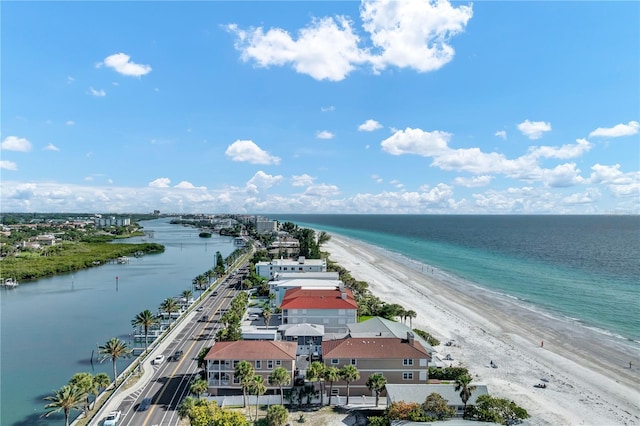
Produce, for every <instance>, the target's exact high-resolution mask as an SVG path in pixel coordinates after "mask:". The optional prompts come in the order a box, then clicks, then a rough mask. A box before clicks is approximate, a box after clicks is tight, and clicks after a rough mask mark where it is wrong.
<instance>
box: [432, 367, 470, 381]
mask: <svg viewBox="0 0 640 426" xmlns="http://www.w3.org/2000/svg"><path fill="white" fill-rule="evenodd" d="M465 375H470V374H469V370H468V369H467V368H465V367H444V368H439V367H429V379H434V380H453V381H455V380H458V378H459V377H460V376H465Z"/></svg>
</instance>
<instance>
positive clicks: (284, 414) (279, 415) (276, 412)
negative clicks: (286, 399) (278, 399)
mask: <svg viewBox="0 0 640 426" xmlns="http://www.w3.org/2000/svg"><path fill="white" fill-rule="evenodd" d="M264 420H265V422H266V423H267V426H283V425H285V424H287V421H288V420H289V412H288V411H287V409H286V408H284V406H282V405H272V406H271V407H269V408H268V409H267V416H266V417H265V418H264Z"/></svg>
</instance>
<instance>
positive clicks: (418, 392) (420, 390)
mask: <svg viewBox="0 0 640 426" xmlns="http://www.w3.org/2000/svg"><path fill="white" fill-rule="evenodd" d="M474 386H475V387H476V389H475V390H474V391H473V392H471V397H470V398H469V400H468V401H467V406H469V405H474V404H475V403H476V400H477V399H478V397H479V396H480V395H488V394H489V392H488V390H487V386H486V385H477V384H475V383H474ZM385 389H386V392H387V406H389V405H391V404H393V403H394V402H400V401H404V402H415V403H418V404H424V400H425V399H427V396H429V395H431V394H432V393H437V394H439V395H440V396H442V398H444V399H445V400H446V401H447V405H449V407H452V408H454V409H455V410H456V415H457V416H458V417H462V415H463V414H464V402H462V398H460V391H456V385H455V384H398V383H392V384H387V385H386V386H385ZM474 424H475V422H474Z"/></svg>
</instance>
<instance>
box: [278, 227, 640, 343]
mask: <svg viewBox="0 0 640 426" xmlns="http://www.w3.org/2000/svg"><path fill="white" fill-rule="evenodd" d="M272 217H273V218H274V219H277V220H279V221H292V222H295V223H297V224H298V225H300V226H303V227H310V228H314V229H318V230H324V231H326V232H329V233H336V234H341V235H344V236H347V237H351V238H355V239H358V240H361V241H364V242H367V243H370V244H373V245H375V246H378V247H381V248H384V249H387V250H389V251H392V252H394V253H398V254H401V255H403V256H405V257H407V258H409V259H413V260H415V261H418V262H421V263H423V264H425V265H429V267H434V268H437V269H439V270H441V271H445V272H446V273H448V274H449V275H450V276H451V279H456V280H464V281H465V282H466V284H467V285H477V286H481V287H483V288H485V289H490V290H492V291H496V292H500V293H502V294H506V295H510V296H513V297H517V298H518V299H521V300H523V301H525V302H529V303H530V304H533V305H535V306H537V307H540V308H543V309H544V310H545V311H547V312H550V313H552V314H555V315H560V316H564V317H569V318H573V319H575V320H578V321H579V322H581V323H583V324H584V325H586V326H589V327H594V328H597V329H599V330H600V331H602V332H606V333H610V334H614V335H618V336H620V337H622V338H625V339H631V340H634V341H640V279H639V277H640V218H639V217H637V216H621V217H618V216H586V217H583V216H577V217H567V216H518V217H514V216H480V217H479V216H376V215H362V216H355V215H354V216H351V215H288V216H284V215H273V216H272Z"/></svg>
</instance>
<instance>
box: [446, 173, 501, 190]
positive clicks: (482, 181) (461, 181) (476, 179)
mask: <svg viewBox="0 0 640 426" xmlns="http://www.w3.org/2000/svg"><path fill="white" fill-rule="evenodd" d="M492 179H493V177H491V176H487V175H482V176H472V177H468V178H465V177H457V178H455V179H454V180H453V184H454V185H458V186H464V187H466V188H479V187H482V186H487V185H489V184H490V183H491V180H492Z"/></svg>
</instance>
